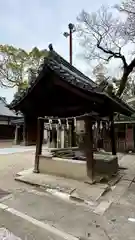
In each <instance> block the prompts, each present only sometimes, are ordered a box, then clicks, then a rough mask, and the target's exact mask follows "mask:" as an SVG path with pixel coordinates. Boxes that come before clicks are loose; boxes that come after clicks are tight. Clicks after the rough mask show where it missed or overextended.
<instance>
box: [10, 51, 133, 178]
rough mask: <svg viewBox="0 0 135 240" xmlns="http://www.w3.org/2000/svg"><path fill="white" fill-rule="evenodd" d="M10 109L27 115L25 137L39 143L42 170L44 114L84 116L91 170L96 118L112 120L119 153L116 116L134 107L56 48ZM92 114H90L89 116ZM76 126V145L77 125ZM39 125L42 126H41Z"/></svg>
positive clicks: (113, 149)
mask: <svg viewBox="0 0 135 240" xmlns="http://www.w3.org/2000/svg"><path fill="white" fill-rule="evenodd" d="M10 108H11V109H14V110H15V111H16V112H18V111H21V112H22V113H23V115H24V138H25V141H26V142H27V144H29V143H35V142H37V148H36V155H35V172H39V167H38V166H39V157H40V155H41V152H42V147H41V146H42V141H43V130H44V117H45V116H49V117H51V116H53V117H58V118H70V117H76V116H79V115H84V117H83V120H84V121H85V132H86V133H85V140H86V141H85V152H86V158H87V173H88V176H91V174H92V173H91V169H93V164H94V162H93V139H92V120H93V118H94V119H102V118H107V119H108V120H109V122H110V137H111V145H112V154H113V155H116V145H115V134H114V122H113V115H114V113H116V112H118V113H121V114H123V115H127V116H130V115H132V113H133V112H134V110H133V109H132V108H131V107H129V106H128V105H127V104H126V103H124V102H123V101H121V100H120V99H119V98H116V97H114V96H112V97H110V96H109V95H107V93H103V92H102V90H100V89H99V87H98V86H97V85H96V84H95V83H94V82H93V81H92V80H91V79H89V78H88V77H86V76H85V75H84V74H83V73H82V72H80V71H79V70H78V69H76V68H75V67H74V66H71V65H70V64H69V63H68V62H67V61H66V60H65V59H63V58H62V57H61V56H60V55H59V54H57V53H56V52H55V51H54V50H53V49H52V48H51V49H50V51H48V56H47V57H46V58H45V59H44V63H43V65H42V66H41V67H40V71H39V73H38V74H37V77H36V78H35V79H33V80H32V81H31V84H30V86H29V88H28V89H26V90H24V91H23V92H21V94H20V95H18V96H17V97H16V98H15V99H14V100H13V102H12V103H11V104H10ZM86 113H88V115H85V114H86ZM70 124H71V127H72V146H74V145H75V142H74V124H73V121H71V122H70ZM37 126H38V128H37Z"/></svg>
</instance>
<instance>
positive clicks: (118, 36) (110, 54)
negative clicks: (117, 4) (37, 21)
mask: <svg viewBox="0 0 135 240" xmlns="http://www.w3.org/2000/svg"><path fill="white" fill-rule="evenodd" d="M129 1H130V4H131V3H133V0H129ZM126 4H128V2H127V3H126ZM123 6H124V7H125V8H126V7H127V6H128V5H125V3H123ZM130 7H131V6H130ZM117 9H118V8H117ZM126 9H127V8H126ZM129 9H130V8H128V10H129ZM134 10H135V1H134ZM133 12H134V11H133ZM131 14H133V13H131V12H130V14H129V15H128V18H127V19H126V20H125V22H123V21H121V20H120V18H115V17H114V16H113V14H112V12H111V11H109V8H106V7H104V6H102V7H101V8H100V9H99V10H98V11H97V12H96V13H91V14H89V13H87V12H86V11H84V10H83V11H82V12H81V13H80V15H79V16H78V18H77V19H78V28H77V29H78V33H79V41H80V44H81V46H82V48H83V50H84V57H85V59H87V61H88V60H89V61H93V60H95V59H97V60H104V61H106V62H110V61H111V60H112V59H119V60H121V63H122V77H121V81H120V86H119V89H118V92H117V95H118V96H121V94H122V93H123V91H124V88H125V86H126V82H127V80H128V77H129V75H130V73H132V71H133V70H134V68H135V58H134V56H133V58H132V60H131V62H130V63H128V61H127V59H126V56H125V55H124V54H123V49H124V47H125V46H128V45H130V47H131V44H133V42H134V41H135V38H134V37H135V34H134V33H135V31H131V30H134V29H133V28H131V27H130V28H127V26H129V22H130V23H131V20H132V23H133V22H134V23H135V15H134V19H133V17H132V16H131ZM134 26H135V24H134ZM129 31H130V35H128V33H129ZM131 33H133V34H134V37H133V36H132V35H131Z"/></svg>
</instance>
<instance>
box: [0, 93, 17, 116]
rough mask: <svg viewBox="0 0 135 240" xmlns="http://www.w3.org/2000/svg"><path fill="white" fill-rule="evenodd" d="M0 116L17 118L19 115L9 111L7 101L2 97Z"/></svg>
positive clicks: (0, 98) (0, 99) (0, 100)
mask: <svg viewBox="0 0 135 240" xmlns="http://www.w3.org/2000/svg"><path fill="white" fill-rule="evenodd" d="M0 116H6V117H16V118H17V115H16V114H15V113H14V112H13V111H12V110H10V109H9V107H8V106H7V104H6V102H5V100H4V99H3V98H2V97H0Z"/></svg>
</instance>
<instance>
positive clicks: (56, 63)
mask: <svg viewBox="0 0 135 240" xmlns="http://www.w3.org/2000/svg"><path fill="white" fill-rule="evenodd" d="M46 68H49V69H51V70H53V71H54V72H55V73H56V74H58V75H59V76H60V77H61V78H62V79H63V80H64V81H66V82H69V83H71V84H72V85H75V86H77V87H78V88H81V89H83V90H85V91H87V92H91V93H94V92H95V93H97V94H99V95H102V97H103V98H105V100H110V101H112V102H114V104H117V105H122V106H123V107H124V108H125V109H128V111H130V112H134V109H132V108H130V107H129V106H128V105H127V104H126V103H125V102H124V101H122V100H121V99H120V98H118V97H116V96H111V97H110V96H109V95H108V94H107V93H104V92H103V90H102V89H100V88H99V86H98V85H97V84H96V83H95V82H94V81H92V80H91V79H90V78H88V77H87V76H85V75H84V74H83V73H82V72H80V71H79V70H78V69H76V68H75V67H74V66H72V65H71V64H70V63H69V62H67V61H66V60H65V59H64V58H62V57H61V56H60V55H59V54H57V53H56V52H55V51H54V50H52V51H49V52H48V56H47V57H46V58H45V59H44V63H43V64H42V66H40V70H39V72H38V76H37V78H35V79H32V81H31V84H30V85H29V87H28V88H27V89H25V90H22V91H21V92H20V93H19V94H16V98H15V99H14V100H13V101H12V102H11V104H10V108H11V109H13V108H14V107H15V106H16V105H18V104H19V103H20V102H21V101H22V100H23V99H24V98H25V97H26V96H27V95H28V94H29V93H30V92H31V90H32V89H33V87H34V86H35V85H36V83H37V82H38V81H39V80H40V78H41V75H42V74H43V71H44V70H45V69H46Z"/></svg>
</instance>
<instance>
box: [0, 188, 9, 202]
mask: <svg viewBox="0 0 135 240" xmlns="http://www.w3.org/2000/svg"><path fill="white" fill-rule="evenodd" d="M8 194H10V192H7V191H4V190H3V189H1V188H0V199H1V198H3V197H6V196H7V195H8Z"/></svg>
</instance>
